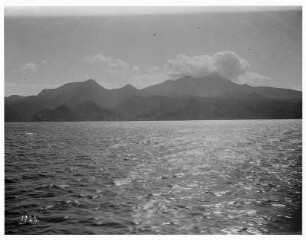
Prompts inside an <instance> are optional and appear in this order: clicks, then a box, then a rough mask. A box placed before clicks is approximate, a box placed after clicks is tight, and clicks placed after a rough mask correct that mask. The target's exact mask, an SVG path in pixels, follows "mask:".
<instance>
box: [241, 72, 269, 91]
mask: <svg viewBox="0 0 306 240" xmlns="http://www.w3.org/2000/svg"><path fill="white" fill-rule="evenodd" d="M270 81H271V78H270V77H267V76H263V75H260V74H258V73H255V72H250V71H248V72H246V73H245V74H243V75H240V76H238V78H237V79H236V80H235V82H236V83H238V84H248V85H251V86H254V87H257V86H266V85H268V84H269V82H270Z"/></svg>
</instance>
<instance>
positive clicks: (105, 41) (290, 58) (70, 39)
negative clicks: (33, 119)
mask: <svg viewBox="0 0 306 240" xmlns="http://www.w3.org/2000/svg"><path fill="white" fill-rule="evenodd" d="M4 41H5V42H4V44H5V45H4V47H5V48H4V50H5V96H10V95H13V94H17V95H23V96H27V95H36V94H38V93H39V92H40V91H41V90H42V89H46V88H56V87H58V86H60V85H63V84H65V83H68V82H79V81H85V80H87V79H94V80H96V81H97V82H98V83H99V84H101V85H102V86H103V87H105V88H108V89H112V88H119V87H123V86H124V85H126V84H128V83H130V84H132V85H134V86H135V87H137V88H144V87H146V86H150V85H153V84H157V83H160V82H163V81H165V80H168V79H177V78H179V77H183V76H187V75H189V76H192V77H203V76H206V75H208V74H211V73H217V74H219V75H221V76H222V77H225V78H227V79H229V80H230V81H233V82H236V83H238V84H245V83H246V84H249V85H252V86H272V87H280V88H289V89H295V90H302V9H301V7H275V6H274V7H205V6H201V7H174V6H172V7H131V6H130V7H97V6H96V7H78V8H77V7H6V8H5V22H4Z"/></svg>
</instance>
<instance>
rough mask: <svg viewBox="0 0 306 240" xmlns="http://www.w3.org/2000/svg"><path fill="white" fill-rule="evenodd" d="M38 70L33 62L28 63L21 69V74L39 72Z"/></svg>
mask: <svg viewBox="0 0 306 240" xmlns="http://www.w3.org/2000/svg"><path fill="white" fill-rule="evenodd" d="M37 69H38V68H37V65H36V64H35V63H32V62H29V63H26V64H24V65H22V66H21V67H20V68H19V70H20V72H21V73H23V74H27V73H34V72H37Z"/></svg>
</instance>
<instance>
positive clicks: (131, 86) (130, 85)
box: [122, 83, 137, 89]
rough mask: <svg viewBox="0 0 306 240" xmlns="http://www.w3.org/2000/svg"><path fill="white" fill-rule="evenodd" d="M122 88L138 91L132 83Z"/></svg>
mask: <svg viewBox="0 0 306 240" xmlns="http://www.w3.org/2000/svg"><path fill="white" fill-rule="evenodd" d="M122 88H124V89H137V88H135V87H134V86H133V85H132V84H130V83H128V84H126V85H125V86H124V87H122Z"/></svg>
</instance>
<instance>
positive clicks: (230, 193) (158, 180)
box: [5, 120, 302, 234]
mask: <svg viewBox="0 0 306 240" xmlns="http://www.w3.org/2000/svg"><path fill="white" fill-rule="evenodd" d="M301 186H302V121H301V120H234V121H231V120H220V121H157V122H149V121H148V122H63V123H58V122H57V123H52V122H40V123H35V122H32V123H5V233H6V234H300V233H301V197H302V193H301V191H302V189H301ZM34 215H35V216H36V218H37V220H38V221H36V222H35V223H34V222H33V223H32V224H30V223H29V222H27V223H25V222H24V221H23V220H22V219H23V217H24V216H34Z"/></svg>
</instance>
